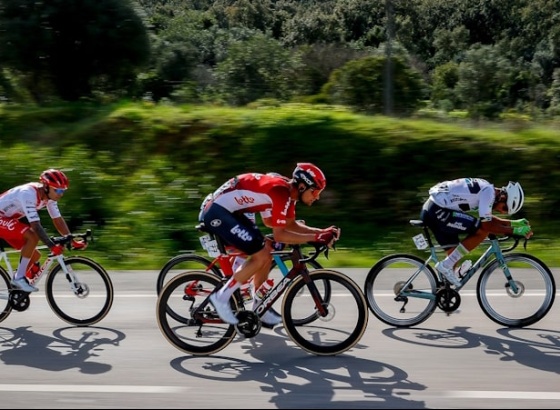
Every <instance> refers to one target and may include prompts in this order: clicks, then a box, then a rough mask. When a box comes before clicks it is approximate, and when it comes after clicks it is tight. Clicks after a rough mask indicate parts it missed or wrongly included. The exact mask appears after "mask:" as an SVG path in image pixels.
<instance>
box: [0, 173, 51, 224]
mask: <svg viewBox="0 0 560 410" xmlns="http://www.w3.org/2000/svg"><path fill="white" fill-rule="evenodd" d="M41 187H42V186H41V184H39V183H37V182H30V183H28V184H24V185H19V186H16V187H14V188H12V189H10V190H8V191H6V192H4V193H2V194H0V217H3V218H9V219H20V218H23V217H26V218H27V220H28V222H38V221H40V218H39V213H38V212H37V211H38V210H40V209H43V208H45V207H46V208H47V210H48V212H49V215H50V217H51V218H59V217H60V216H61V214H60V210H59V209H58V203H57V202H56V201H53V200H50V199H47V200H41V197H40V195H39V189H42V188H41Z"/></svg>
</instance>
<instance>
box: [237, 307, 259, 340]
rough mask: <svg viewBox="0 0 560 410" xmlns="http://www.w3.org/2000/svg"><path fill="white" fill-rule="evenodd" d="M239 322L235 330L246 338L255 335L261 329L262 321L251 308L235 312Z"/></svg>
mask: <svg viewBox="0 0 560 410" xmlns="http://www.w3.org/2000/svg"><path fill="white" fill-rule="evenodd" d="M236 317H237V319H239V323H238V324H237V325H236V328H237V331H238V332H239V333H241V334H242V335H243V336H245V337H247V338H251V337H255V336H256V335H258V334H259V332H260V331H261V326H262V322H261V320H260V319H259V316H258V315H257V314H256V313H255V312H253V311H252V310H242V311H240V312H238V313H237V315H236Z"/></svg>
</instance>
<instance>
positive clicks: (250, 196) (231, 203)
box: [204, 173, 296, 227]
mask: <svg viewBox="0 0 560 410" xmlns="http://www.w3.org/2000/svg"><path fill="white" fill-rule="evenodd" d="M212 198H213V199H212V200H211V201H208V200H205V204H204V206H205V208H207V207H208V206H209V205H210V204H211V203H214V204H217V205H220V206H221V207H223V208H224V209H226V210H228V211H229V212H231V213H236V212H242V213H251V212H259V213H260V214H261V216H262V217H263V218H271V219H270V221H271V225H272V226H274V227H276V226H285V225H286V219H288V218H295V205H296V201H294V200H292V199H291V198H290V182H289V180H288V179H286V178H284V177H282V176H277V175H268V174H259V173H248V174H242V175H238V176H237V177H234V178H231V179H230V180H228V181H227V182H226V183H224V184H223V185H222V186H221V187H219V188H218V189H217V190H216V191H215V192H214V193H213V195H212Z"/></svg>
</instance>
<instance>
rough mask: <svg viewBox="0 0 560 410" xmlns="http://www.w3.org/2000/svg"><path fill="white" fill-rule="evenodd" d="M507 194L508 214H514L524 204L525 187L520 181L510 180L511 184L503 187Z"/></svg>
mask: <svg viewBox="0 0 560 410" xmlns="http://www.w3.org/2000/svg"><path fill="white" fill-rule="evenodd" d="M503 190H504V191H505V192H506V194H507V202H506V203H507V208H508V214H509V215H513V214H515V213H517V212H518V211H519V210H520V209H521V207H522V206H523V201H524V200H525V195H524V194H523V189H521V185H519V182H512V181H509V184H507V186H505V187H504V188H503Z"/></svg>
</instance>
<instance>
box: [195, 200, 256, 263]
mask: <svg viewBox="0 0 560 410" xmlns="http://www.w3.org/2000/svg"><path fill="white" fill-rule="evenodd" d="M202 219H203V221H204V225H205V227H206V229H207V230H208V231H210V232H212V233H213V234H214V235H218V236H219V237H220V238H222V239H223V240H224V241H225V242H226V243H227V244H228V245H231V246H233V247H235V248H237V249H239V250H240V251H242V252H245V253H246V254H247V255H253V254H255V253H257V252H258V251H260V250H261V249H262V248H264V246H265V239H264V236H263V234H262V233H261V231H260V230H259V228H258V226H257V225H256V224H255V223H254V222H252V221H251V220H250V219H249V218H247V217H246V216H245V215H244V214H243V213H241V212H240V213H231V212H229V211H228V210H227V209H225V208H224V207H223V206H221V205H217V204H212V205H210V207H209V208H208V209H207V211H206V212H205V213H204V215H203V216H202Z"/></svg>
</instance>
